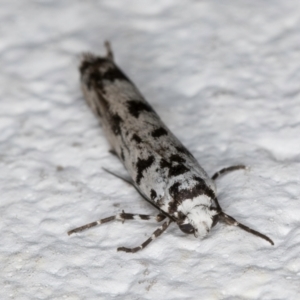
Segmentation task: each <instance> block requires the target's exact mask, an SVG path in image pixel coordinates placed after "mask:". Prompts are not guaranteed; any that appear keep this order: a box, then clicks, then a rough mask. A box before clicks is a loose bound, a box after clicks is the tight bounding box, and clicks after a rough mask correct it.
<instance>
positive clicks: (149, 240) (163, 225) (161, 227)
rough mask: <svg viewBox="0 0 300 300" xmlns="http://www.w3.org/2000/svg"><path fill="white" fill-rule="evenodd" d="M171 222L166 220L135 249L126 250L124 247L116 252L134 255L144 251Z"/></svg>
mask: <svg viewBox="0 0 300 300" xmlns="http://www.w3.org/2000/svg"><path fill="white" fill-rule="evenodd" d="M171 222H172V220H170V219H169V220H168V221H166V222H164V223H163V224H162V225H161V226H160V227H159V228H157V229H156V230H155V231H154V232H153V233H152V235H151V237H150V238H149V239H147V240H146V241H145V242H144V243H142V244H141V245H140V246H138V247H135V248H126V247H119V248H118V249H117V251H124V252H127V253H135V252H138V251H140V250H142V249H144V248H145V247H146V246H148V245H149V244H150V243H151V242H152V241H153V240H155V239H156V238H157V237H159V236H160V235H161V234H162V233H163V232H164V231H165V230H166V229H167V228H168V227H169V225H170V223H171Z"/></svg>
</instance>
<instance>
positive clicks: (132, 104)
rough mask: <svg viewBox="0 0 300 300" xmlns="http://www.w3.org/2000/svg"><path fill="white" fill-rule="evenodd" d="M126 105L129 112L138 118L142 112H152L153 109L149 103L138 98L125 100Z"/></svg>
mask: <svg viewBox="0 0 300 300" xmlns="http://www.w3.org/2000/svg"><path fill="white" fill-rule="evenodd" d="M127 107H128V111H129V113H130V114H131V115H132V116H134V117H135V118H138V117H139V115H140V113H142V112H145V111H146V112H153V109H152V107H151V106H150V105H149V104H147V103H145V102H142V101H139V100H129V101H128V102H127Z"/></svg>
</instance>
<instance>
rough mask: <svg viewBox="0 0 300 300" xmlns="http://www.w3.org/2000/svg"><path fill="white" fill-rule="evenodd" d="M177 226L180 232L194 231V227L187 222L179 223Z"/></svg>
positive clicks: (188, 232)
mask: <svg viewBox="0 0 300 300" xmlns="http://www.w3.org/2000/svg"><path fill="white" fill-rule="evenodd" d="M179 228H180V230H181V231H182V232H184V233H187V234H191V233H194V232H195V228H194V227H193V226H192V225H191V224H189V223H188V224H182V225H179Z"/></svg>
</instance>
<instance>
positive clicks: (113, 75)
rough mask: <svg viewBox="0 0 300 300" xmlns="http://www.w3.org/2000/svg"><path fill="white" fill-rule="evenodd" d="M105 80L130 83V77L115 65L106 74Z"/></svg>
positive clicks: (104, 75)
mask: <svg viewBox="0 0 300 300" xmlns="http://www.w3.org/2000/svg"><path fill="white" fill-rule="evenodd" d="M103 80H109V81H115V80H126V81H130V80H129V79H128V77H127V76H126V75H125V74H124V73H123V72H122V71H121V70H120V69H119V68H118V67H116V66H115V65H114V66H113V67H110V68H109V69H108V70H107V71H106V72H105V73H104V74H103Z"/></svg>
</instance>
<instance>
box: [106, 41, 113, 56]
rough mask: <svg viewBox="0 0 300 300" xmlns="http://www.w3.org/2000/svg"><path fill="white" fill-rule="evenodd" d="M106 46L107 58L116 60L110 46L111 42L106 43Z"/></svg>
mask: <svg viewBox="0 0 300 300" xmlns="http://www.w3.org/2000/svg"><path fill="white" fill-rule="evenodd" d="M104 46H105V48H106V56H107V58H109V59H110V60H112V61H113V60H114V54H113V52H112V49H111V46H110V42H109V41H105V43H104Z"/></svg>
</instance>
